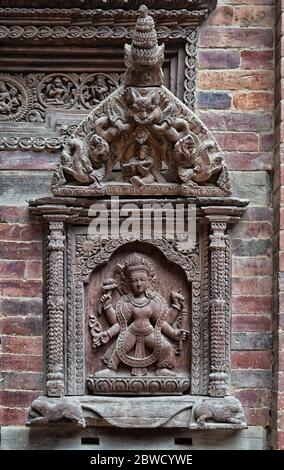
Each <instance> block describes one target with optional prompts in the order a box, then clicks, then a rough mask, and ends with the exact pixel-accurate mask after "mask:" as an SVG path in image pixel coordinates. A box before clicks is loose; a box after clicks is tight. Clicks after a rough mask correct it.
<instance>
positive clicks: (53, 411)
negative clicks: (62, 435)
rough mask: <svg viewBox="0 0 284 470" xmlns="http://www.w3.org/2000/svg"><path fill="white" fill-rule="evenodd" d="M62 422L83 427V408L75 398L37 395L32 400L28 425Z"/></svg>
mask: <svg viewBox="0 0 284 470" xmlns="http://www.w3.org/2000/svg"><path fill="white" fill-rule="evenodd" d="M64 422H69V423H70V422H71V423H73V424H74V425H77V426H80V427H85V419H84V415H83V410H82V407H81V405H80V404H79V403H78V402H77V401H76V400H70V399H68V398H67V399H66V398H60V399H58V398H47V397H39V398H37V399H36V400H34V401H33V402H32V404H31V408H30V411H29V421H28V424H29V425H47V424H51V423H53V424H54V423H60V424H62V423H64Z"/></svg>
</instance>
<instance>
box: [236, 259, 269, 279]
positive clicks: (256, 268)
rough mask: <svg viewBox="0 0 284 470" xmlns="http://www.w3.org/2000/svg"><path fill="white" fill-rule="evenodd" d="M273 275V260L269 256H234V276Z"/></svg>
mask: <svg viewBox="0 0 284 470" xmlns="http://www.w3.org/2000/svg"><path fill="white" fill-rule="evenodd" d="M269 275H272V261H271V259H270V258H269V257H268V256H258V257H255V258H248V257H245V256H241V257H238V258H237V257H234V258H233V276H269Z"/></svg>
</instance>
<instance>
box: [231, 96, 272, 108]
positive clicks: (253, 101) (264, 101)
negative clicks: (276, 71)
mask: <svg viewBox="0 0 284 470" xmlns="http://www.w3.org/2000/svg"><path fill="white" fill-rule="evenodd" d="M233 105H234V106H235V108H236V109H243V110H251V111H254V110H257V109H265V110H268V109H273V93H265V92H262V93H260V92H258V93H257V92H254V93H242V92H241V93H237V94H236V95H235V96H234V98H233Z"/></svg>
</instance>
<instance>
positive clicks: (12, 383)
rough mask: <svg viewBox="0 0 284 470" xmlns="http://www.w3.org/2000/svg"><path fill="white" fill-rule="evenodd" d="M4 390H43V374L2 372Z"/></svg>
mask: <svg viewBox="0 0 284 470" xmlns="http://www.w3.org/2000/svg"><path fill="white" fill-rule="evenodd" d="M1 379H2V388H3V389H5V390H39V391H42V389H43V373H42V372H41V373H39V372H22V371H17V372H9V371H8V372H4V371H3V372H2V373H1Z"/></svg>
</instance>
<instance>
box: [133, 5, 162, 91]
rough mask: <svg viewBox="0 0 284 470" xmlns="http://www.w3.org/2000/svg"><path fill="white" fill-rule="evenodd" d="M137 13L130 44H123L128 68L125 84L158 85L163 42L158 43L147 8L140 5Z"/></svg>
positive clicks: (160, 75)
mask: <svg viewBox="0 0 284 470" xmlns="http://www.w3.org/2000/svg"><path fill="white" fill-rule="evenodd" d="M139 13H140V16H139V18H138V19H137V23H136V27H135V30H134V33H133V38H132V45H131V46H129V45H128V44H126V45H125V64H126V66H127V68H128V71H127V74H126V80H125V85H132V86H159V85H161V84H162V71H161V66H162V65H163V61H164V44H162V45H161V46H159V45H158V40H157V33H156V29H155V23H154V20H153V18H152V16H150V15H149V10H148V8H147V7H146V6H145V5H142V6H141V7H140V9H139ZM143 72H144V73H143Z"/></svg>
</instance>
